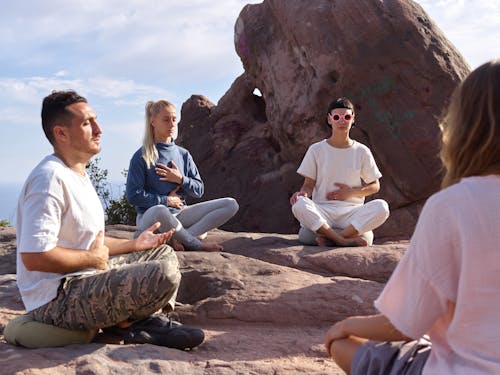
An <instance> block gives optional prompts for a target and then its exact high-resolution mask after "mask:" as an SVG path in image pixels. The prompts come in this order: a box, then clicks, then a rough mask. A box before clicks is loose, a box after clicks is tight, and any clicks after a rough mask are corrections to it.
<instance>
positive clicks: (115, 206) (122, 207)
mask: <svg viewBox="0 0 500 375" xmlns="http://www.w3.org/2000/svg"><path fill="white" fill-rule="evenodd" d="M100 161H101V159H100V158H94V159H92V160H90V162H89V163H88V164H87V166H86V167H85V168H86V170H87V173H88V175H89V177H90V181H92V185H94V188H95V190H96V192H97V195H98V196H99V198H100V199H101V203H102V207H103V209H104V214H105V215H106V224H126V225H135V217H136V211H135V208H134V207H133V206H131V205H130V204H129V203H128V202H127V197H126V196H125V191H124V192H123V193H122V196H121V197H120V198H119V199H113V198H112V197H111V191H110V183H109V182H108V170H107V169H102V168H101V167H100V165H99V163H100ZM122 175H123V176H124V177H125V178H126V177H127V171H126V170H124V171H122Z"/></svg>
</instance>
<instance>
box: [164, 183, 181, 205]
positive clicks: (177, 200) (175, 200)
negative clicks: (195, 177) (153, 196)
mask: <svg viewBox="0 0 500 375" xmlns="http://www.w3.org/2000/svg"><path fill="white" fill-rule="evenodd" d="M179 189H180V186H177V187H176V188H175V189H174V190H172V191H171V192H170V193H169V194H168V196H167V205H168V206H169V207H175V208H181V207H182V206H184V203H183V202H182V196H180V195H178V194H177V191H178V190H179Z"/></svg>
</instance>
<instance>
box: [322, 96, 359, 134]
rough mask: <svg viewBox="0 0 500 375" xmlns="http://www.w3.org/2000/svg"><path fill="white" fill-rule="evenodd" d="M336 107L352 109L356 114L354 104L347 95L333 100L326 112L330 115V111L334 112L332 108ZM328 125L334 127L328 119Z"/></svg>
mask: <svg viewBox="0 0 500 375" xmlns="http://www.w3.org/2000/svg"><path fill="white" fill-rule="evenodd" d="M336 108H345V109H350V110H351V111H352V113H353V114H354V104H352V102H351V101H350V100H349V99H347V98H345V97H341V98H338V99H337V100H334V101H333V102H331V103H330V105H329V106H328V111H327V112H326V114H327V115H328V114H329V113H330V112H332V110H334V109H336ZM326 125H328V127H329V128H331V127H332V126H331V125H330V124H329V123H328V120H326ZM353 125H354V124H353Z"/></svg>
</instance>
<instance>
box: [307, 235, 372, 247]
mask: <svg viewBox="0 0 500 375" xmlns="http://www.w3.org/2000/svg"><path fill="white" fill-rule="evenodd" d="M316 243H317V244H318V246H323V247H332V246H344V247H356V246H368V241H366V239H364V238H363V237H352V238H344V237H342V239H338V240H337V241H332V240H331V239H329V238H327V237H323V236H318V237H316Z"/></svg>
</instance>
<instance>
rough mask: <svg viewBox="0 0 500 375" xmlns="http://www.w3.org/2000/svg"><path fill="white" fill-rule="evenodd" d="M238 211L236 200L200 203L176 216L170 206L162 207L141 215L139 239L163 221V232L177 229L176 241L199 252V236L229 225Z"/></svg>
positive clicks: (138, 216) (139, 217) (149, 209)
mask: <svg viewBox="0 0 500 375" xmlns="http://www.w3.org/2000/svg"><path fill="white" fill-rule="evenodd" d="M238 208H239V206H238V203H237V202H236V200H235V199H233V198H220V199H214V200H211V201H206V202H201V203H196V204H193V205H191V206H186V207H184V208H183V209H182V210H181V211H180V212H178V213H176V214H172V213H171V212H170V210H169V209H168V207H166V206H164V205H161V204H160V205H157V206H153V207H150V208H148V209H147V210H146V212H144V213H143V214H137V219H136V223H137V232H136V233H135V237H137V236H138V235H139V234H140V233H141V232H143V231H145V230H146V229H148V228H149V227H150V226H151V225H153V224H154V223H156V222H157V221H159V222H160V223H161V226H160V228H159V231H160V232H167V231H169V230H170V229H171V228H175V233H174V236H173V238H174V239H176V240H177V241H179V242H180V243H182V244H183V245H184V246H186V248H187V249H189V250H198V249H199V248H200V246H201V242H200V240H199V239H198V238H196V237H197V236H200V235H202V234H203V233H206V232H208V231H209V230H211V229H214V228H217V227H219V226H221V225H223V224H224V223H226V222H227V221H228V220H229V219H231V218H232V217H233V216H234V215H235V214H236V212H238Z"/></svg>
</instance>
